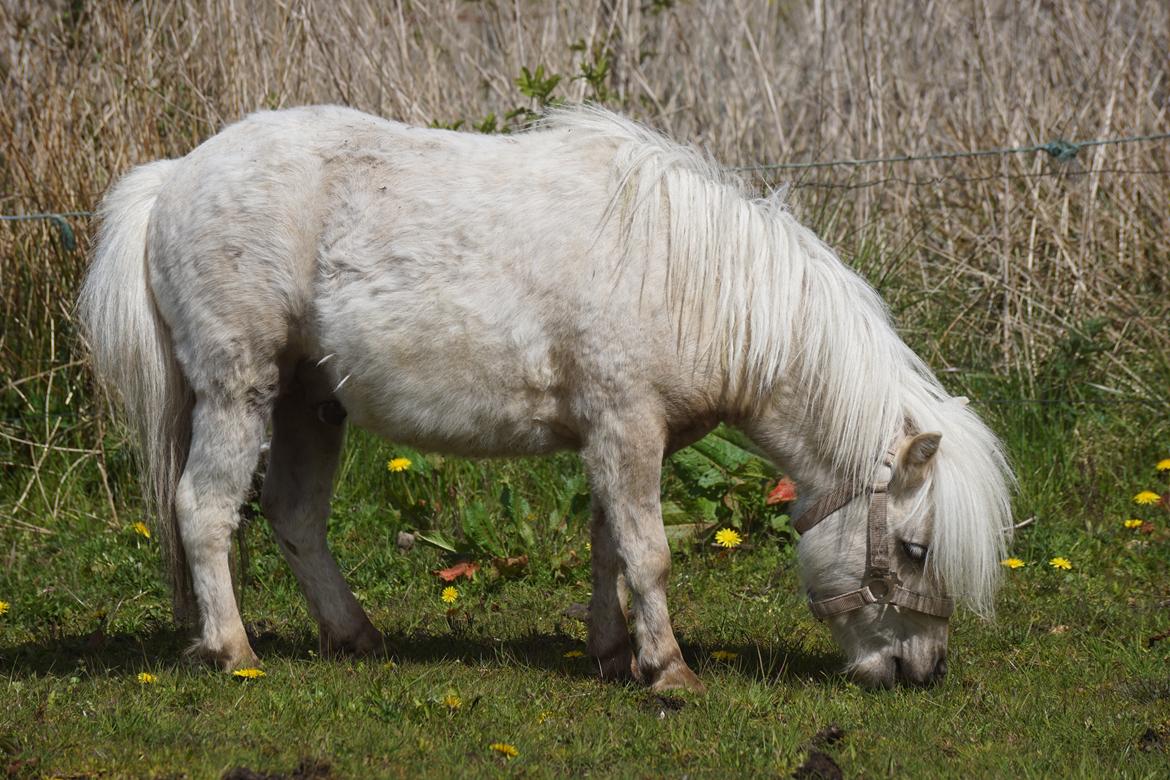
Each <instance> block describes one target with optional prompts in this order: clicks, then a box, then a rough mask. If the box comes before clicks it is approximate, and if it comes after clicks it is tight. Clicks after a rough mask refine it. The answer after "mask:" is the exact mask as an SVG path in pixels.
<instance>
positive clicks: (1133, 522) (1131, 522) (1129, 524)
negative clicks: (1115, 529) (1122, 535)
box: [1125, 517, 1142, 528]
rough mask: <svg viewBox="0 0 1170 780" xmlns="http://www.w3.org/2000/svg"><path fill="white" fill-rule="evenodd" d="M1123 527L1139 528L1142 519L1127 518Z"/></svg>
mask: <svg viewBox="0 0 1170 780" xmlns="http://www.w3.org/2000/svg"><path fill="white" fill-rule="evenodd" d="M1125 527H1126V528H1141V527H1142V521H1141V520H1138V519H1137V518H1136V517H1134V518H1130V519H1129V520H1126V521H1125Z"/></svg>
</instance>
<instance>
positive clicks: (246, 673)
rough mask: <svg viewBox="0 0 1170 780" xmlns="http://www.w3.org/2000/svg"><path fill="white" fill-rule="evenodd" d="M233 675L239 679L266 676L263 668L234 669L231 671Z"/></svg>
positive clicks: (253, 678)
mask: <svg viewBox="0 0 1170 780" xmlns="http://www.w3.org/2000/svg"><path fill="white" fill-rule="evenodd" d="M232 676H233V677H239V678H240V679H241V680H255V679H257V678H260V677H266V676H267V675H265V674H264V670H263V669H236V670H235V671H234V672H232Z"/></svg>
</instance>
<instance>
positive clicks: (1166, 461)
mask: <svg viewBox="0 0 1170 780" xmlns="http://www.w3.org/2000/svg"><path fill="white" fill-rule="evenodd" d="M1154 468H1156V469H1157V470H1158V471H1170V458H1162V460H1160V461H1158V465H1157V466H1154Z"/></svg>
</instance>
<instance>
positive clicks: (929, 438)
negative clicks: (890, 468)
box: [894, 431, 942, 490]
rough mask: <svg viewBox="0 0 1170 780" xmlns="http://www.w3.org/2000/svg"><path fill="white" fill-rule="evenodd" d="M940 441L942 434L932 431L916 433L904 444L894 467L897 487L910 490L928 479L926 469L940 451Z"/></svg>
mask: <svg viewBox="0 0 1170 780" xmlns="http://www.w3.org/2000/svg"><path fill="white" fill-rule="evenodd" d="M940 441H942V434H941V433H935V432H933V431H932V432H930V433H919V434H916V435H915V436H913V437H911V438H910V440H909V441H908V442H906V443H905V444H904V445H902V448H901V450H900V451H899V453H898V460H897V464H896V465H895V467H894V482H895V483H896V485H897V487H899V488H902V489H905V490H910V489H913V488H916V487H918V486H919V485H921V484H922V482H923V481H924V480H925V479H926V469H927V467H928V466H929V465H930V461H931V459H932V458H934V456H935V454H936V453H938V445H939V442H940Z"/></svg>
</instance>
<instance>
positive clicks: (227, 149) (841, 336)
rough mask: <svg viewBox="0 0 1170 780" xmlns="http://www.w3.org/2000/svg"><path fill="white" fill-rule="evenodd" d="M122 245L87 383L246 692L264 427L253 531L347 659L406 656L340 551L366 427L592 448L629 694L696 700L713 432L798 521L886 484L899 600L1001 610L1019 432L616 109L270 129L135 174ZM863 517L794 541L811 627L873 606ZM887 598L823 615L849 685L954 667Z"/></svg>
mask: <svg viewBox="0 0 1170 780" xmlns="http://www.w3.org/2000/svg"><path fill="white" fill-rule="evenodd" d="M101 219H102V229H101V233H100V236H99V238H98V241H97V244H96V248H95V250H94V253H93V263H92V267H91V269H90V271H89V276H88V278H87V280H86V283H85V288H84V290H83V292H82V295H81V301H80V311H81V314H82V319H83V322H84V324H85V326H86V333H87V334H88V341H89V344H90V346H91V348H92V352H93V361H94V365H95V368H96V370H97V373H98V375H99V376H100V377H101V378H102V379H103V381H104V383H105V384H106V385H107V386H108V387H110V388H112V389H113V390H114V391H115V392H116V394H117V395H118V396H120V398H121V400H122V402H123V404H124V409H125V412H126V415H127V418H128V420H129V421H130V423H131V424H132V425H134V426H136V428H137V431H138V434H139V438H140V441H141V448H142V453H143V463H144V479H145V487H146V490H145V492H146V493H147V495H148V496H149V498H150V499H151V500H152V503H153V506H154V509H155V514H156V515H157V517H156V528H157V529H158V536H159V537H160V538H161V541H162V545H163V548H164V552H165V555H166V557H167V559H168V563H169V568H170V571H171V573H172V583H171V584H172V586H173V592H174V594H175V606H176V611H177V614H179V615H180V616H187V617H191V616H193V612H192V611H191V609H192V604H193V603H194V604H196V605H197V607H198V614H199V616H200V617H201V626H202V634H201V638H200V640H199V643H198V645H197V648H198V650H199V651H201V652H202V653H204V654H205V655H207V656H208V657H210V658H213V659H215V660H216V661H217V662H218V663H219V664H220V665H222V666H223V667H224V668H227V669H231V668H235V667H239V666H242V665H251V664H253V663H255V662H256V657H255V655H254V654H253V652H252V649H251V647H250V646H249V643H248V638H247V636H246V635H245V632H244V626H243V624H242V622H241V620H240V614H239V611H238V608H237V605H236V601H235V598H234V596H233V590H232V586H231V579H230V574H229V564H228V552H229V541H230V535H231V532H232V530H233V529H234V528H236V525H237V523H238V522H239V518H238V515H237V507H238V506H239V505H240V503H241V501H242V499H243V498H244V495H245V491H246V489H247V487H248V484H249V481H250V479H251V476H252V473H253V470H254V469H255V467H256V464H257V459H258V455H259V452H260V447H261V443H262V442H263V441H264V440H265V439H266V437H267V430H268V428H269V426H271V435H272V445H271V453H270V460H269V464H268V470H267V479H266V483H265V485H264V491H263V497H262V507H263V510H264V514H265V516H266V517H267V518H268V520H269V521H270V522H271V523H272V526H273V528H274V530H275V533H276V537H277V539H278V540H279V543H280V546H281V549H282V551H283V553H284V555H285V558H286V559H287V561H288V563H289V565H290V566H291V567H292V570H293V572H294V573H295V575H296V577H297V579H298V580H299V582H300V585H301V587H302V589H303V591H304V594H305V597H306V598H307V600H308V604H309V610H310V611H311V613H312V615H313V617H314V618H315V619H316V620H317V622H318V623H319V624H320V636H321V646H322V649H323V650H324V651H327V652H331V651H340V650H345V651H353V652H367V651H371V650H374V649H377V648H380V647H381V644H382V638H381V635H380V634H379V632H378V631H377V630H376V629H375V628H374V626H373V625H371V623H370V621H369V619H368V618H367V617H366V615H365V613H364V612H363V610H362V608H361V607H360V606H359V605H358V602H357V601H356V600H355V599H354V596H353V594H352V593H351V591H350V589H349V587H348V586H347V584H346V582H345V580H344V579H343V577H342V575H341V572H340V571H339V569H338V566H337V563H336V562H335V560H334V558H333V556H332V554H331V553H330V551H329V549H328V547H327V546H326V541H325V527H326V519H327V516H328V514H329V500H330V495H331V492H332V482H333V477H334V473H335V471H336V467H337V462H338V453H339V451H340V448H341V443H342V435H343V425H342V420H343V419H344V418H345V417H346V415H347V414H348V419H349V421H350V422H352V423H354V424H356V425H359V426H362V427H365V428H368V429H370V430H373V431H376V432H377V433H379V434H381V435H382V436H385V437H386V438H388V439H390V440H392V441H395V442H401V443H403V444H409V445H411V446H415V447H419V448H423V449H428V450H436V451H440V452H448V453H456V454H459V455H468V456H499V455H521V454H525V455H530V454H538V453H548V452H553V451H556V450H564V449H572V450H576V451H578V452H579V453H580V454H581V457H582V459H583V461H584V464H585V468H586V469H587V472H588V476H589V480H590V485H591V487H592V491H593V518H592V548H593V561H592V564H593V600H592V605H591V622H590V627H589V650H590V653H591V654H592V655H593V656H594V657H595V658H596V659H597V661H598V664H599V668H600V671H601V673H602V674H603V675H605V676H606V677H616V676H622V675H628V674H630V673H631V672H632V673H633V674H635V675H637V676H639V677H640V678H641V679H643V680H645V681H646V682H647V683H648V684H650V685H652V686H653V687H654V688H655V689H658V690H662V689H670V688H693V689H698V688H701V687H702V686H701V684H700V683H699V681H698V679H697V678H696V676H695V675H694V674H693V672H692V671H691V670H690V669H689V668H688V667H687V665H686V663H685V662H684V660H683V658H682V655H681V654H680V653H679V647H678V644H677V642H676V641H675V637H674V633H673V631H672V629H671V625H670V617H669V614H668V612H667V605H666V582H667V575H668V572H669V569H670V560H669V553H668V549H667V543H666V536H665V534H664V532H663V527H662V520H661V515H660V508H659V491H660V485H659V479H660V474H661V467H662V460H663V457H664V455H665V454H668V453H669V452H671V451H673V450H674V449H675V448H677V447H680V446H684V445H685V444H687V443H690V442H691V441H694V440H695V439H696V438H698V437H700V436H702V435H703V434H705V433H706V432H707V431H708V430H710V429H711V428H712V427H713V426H714V425H715V424H716V423H717V422H719V421H725V422H727V423H729V424H732V425H735V426H738V427H739V428H741V429H742V430H744V431H745V432H746V433H747V434H748V435H749V436H751V438H752V439H754V440H755V441H756V442H757V443H758V444H759V445H760V446H761V447H762V448H763V449H764V450H765V451H767V452H768V453H769V454H770V456H771V457H773V458H774V460H775V461H776V463H777V464H779V465H780V466H781V467H782V468H783V469H784V470H785V471H786V472H787V473H789V474H792V475H793V476H794V477H795V478H796V479H797V480H798V481H799V483H800V485H801V488H802V497H803V498H802V500H803V501H804V503H805V505H808V504H810V503H813V502H816V501H817V500H818V498H821V497H822V496H825V495H827V494H829V493H831V492H832V491H834V490H836V491H840V490H841V488H842V486H843V485H844V486H869V485H873V484H880V483H886V482H888V483H889V493H888V505H887V503H886V501H885V499H884V498H883V501H882V504H881V507H882V508H883V512H882V514H883V515H884V514H885V512H886V511H888V516H889V521H888V524H887V525H886V526H884V527H888V531H889V533H888V536H889V550H888V552H889V556H888V557H889V559H890V560H889V569H890V570H891V571H890V572H889V573H890V577H891V578H894V579H896V580H897V581H898V582H900V583H901V584H902V585H904V586H905V587H906V588H907V589H909V590H912V591H916V592H918V593H925V594H934V595H936V596H941V595H942V593H943V592H942V588H943V585H944V583H945V586H946V588H947V589H949V591H950V592H951V593H953V594H955V595H956V596H957V597H958V598H960V599H961V600H964V601H966V602H967V603H968V604H969V605H970V606H972V607H973V608H974V609H976V610H977V611H980V612H987V611H989V610H990V607H991V604H992V599H993V595H994V586H995V582H996V576H997V571H998V569H999V565H998V561H999V560H1000V557H1001V556H1002V553H1003V550H1004V546H1005V543H1006V541H1007V539H1008V534H1009V533H1010V529H1011V521H1010V512H1009V505H1008V488H1009V484H1010V481H1011V476H1010V472H1009V470H1008V468H1007V465H1006V463H1005V460H1004V457H1003V455H1002V454H1001V450H1000V447H999V445H998V443H997V441H996V439H995V437H994V436H993V435H992V434H991V433H990V432H989V431H988V429H987V428H986V427H985V426H984V425H983V424H982V423H981V422H980V421H979V419H978V418H977V417H976V416H975V415H974V414H973V413H972V412H971V411H970V410H969V409H968V408H966V407H965V406H964V405H963V404H962V403H957V402H956V401H955V400H954V399H950V398H948V396H947V394H946V393H945V392H944V390H943V388H942V387H941V386H940V385H939V383H938V381H937V380H936V379H935V378H934V377H933V376H932V374H931V373H930V371H929V370H928V369H927V368H926V366H925V365H924V364H923V363H922V362H921V361H920V360H919V359H918V358H917V357H916V356H915V355H914V354H913V353H912V352H911V351H910V350H909V349H908V348H907V347H906V346H905V344H904V343H903V342H902V341H901V340H900V339H899V337H898V336H897V334H896V333H895V331H894V330H893V328H892V327H891V324H890V319H889V315H888V313H887V311H886V308H885V307H884V305H883V304H882V302H881V301H880V300H879V298H878V296H877V295H876V294H875V293H874V291H873V290H872V289H871V288H870V287H869V286H868V285H867V284H866V283H865V282H864V281H862V279H861V278H860V277H859V276H858V275H857V274H856V273H854V272H853V271H851V270H850V269H849V268H847V267H846V266H845V265H843V264H842V263H841V262H840V261H839V260H838V259H837V257H836V256H835V255H834V254H833V252H832V251H831V250H830V249H829V248H828V247H826V246H825V245H824V244H823V243H822V242H821V241H820V240H818V239H817V237H816V236H814V235H813V234H812V233H811V232H810V231H809V230H807V229H806V228H804V227H802V226H801V225H800V224H798V223H797V221H796V220H795V219H794V218H793V216H792V215H791V214H790V213H789V212H788V211H787V210H786V209H785V208H784V206H783V204H781V203H779V202H777V201H776V200H752V199H749V198H748V197H746V196H745V194H744V191H743V188H742V187H741V186H740V185H739V184H738V183H736V182H735V181H733V180H732V179H731V178H729V177H728V175H726V174H725V173H724V172H722V171H720V170H719V169H718V168H717V167H715V166H714V165H713V164H711V163H710V162H709V161H707V160H706V159H705V158H703V157H702V156H700V155H699V154H697V153H695V152H694V151H692V150H689V149H686V148H684V147H681V146H678V145H676V144H674V143H672V142H670V141H668V140H666V139H665V138H663V137H661V136H659V135H657V134H655V133H652V132H650V131H649V130H646V129H645V128H643V127H640V126H638V125H636V124H633V123H631V122H629V121H627V120H625V119H623V118H621V117H619V116H616V115H614V114H611V113H608V112H605V111H602V110H600V109H594V108H576V109H570V110H563V111H558V112H555V113H553V114H552V115H551V116H549V117H547V118H546V120H545V121H544V122H543V123H542V124H541V126H540V127H538V128H536V129H535V130H533V131H531V132H527V133H524V134H522V135H508V136H487V135H476V134H469V133H454V132H448V131H445V130H431V129H421V128H416V127H407V126H405V125H401V124H397V123H394V122H389V121H386V120H383V119H380V118H376V117H372V116H368V115H365V114H362V113H359V112H357V111H353V110H349V109H345V108H336V107H316V108H299V109H292V110H287V111H277V112H269V113H259V114H255V115H253V116H250V117H248V118H247V119H245V120H243V121H242V122H239V123H238V124H235V125H232V126H231V127H228V128H227V129H226V130H224V131H223V132H221V133H220V134H219V135H217V136H215V137H213V138H211V139H210V140H208V141H207V142H206V143H204V144H203V145H202V146H200V147H198V148H197V149H195V150H194V151H193V152H191V153H190V154H188V155H187V156H186V157H184V158H182V159H179V160H163V161H159V162H155V163H151V164H149V165H144V166H141V167H139V168H136V169H135V170H133V171H132V172H130V173H129V174H128V175H127V176H125V178H123V179H122V180H121V181H120V182H118V183H117V184H116V185H115V186H114V187H113V188H112V189H111V190H110V192H109V193H108V194H107V195H106V197H105V199H104V201H103V204H102V208H101ZM920 431H925V432H927V433H918V432H920ZM887 451H892V453H893V456H892V457H886V458H883V453H885V452H887ZM857 492H859V491H854V492H853V493H847V495H854V494H855V493H857ZM884 495H885V494H884V493H883V496H884ZM822 503H824V502H822ZM867 504H869V502H868V501H866V500H862V497H859V498H858V500H853V501H848V502H846V503H845V504H844V505H843V506H841V507H839V508H838V507H835V506H834V507H829V508H828V510H829V511H828V514H827V515H826V516H827V517H828V518H829V519H828V520H827V521H826V522H823V523H820V524H819V525H817V527H815V528H813V529H812V530H810V531H809V533H808V535H807V536H806V537H805V538H804V540H803V541H802V543H801V544H800V547H799V557H800V561H801V566H802V571H803V582H804V586H805V587H806V589H807V591H808V593H809V596H810V599H811V600H813V601H814V602H817V601H818V600H819V601H821V602H823V601H824V600H826V599H829V598H830V597H833V596H837V595H839V594H844V593H848V592H851V591H854V590H857V591H858V592H860V593H862V595H865V592H866V591H865V588H866V582H865V578H866V577H867V576H868V575H869V572H868V571H867V569H868V568H869V561H870V559H869V558H868V557H867V555H868V553H867V541H866V538H867V530H866V529H867V521H866V518H867V516H868V514H867V509H866V507H867ZM800 509H801V508H800V507H799V506H798V507H797V510H798V511H800ZM871 524H872V522H871ZM882 544H885V542H883V543H882ZM869 546H870V547H872V546H873V542H872V541H871V542H869ZM894 579H891V581H894ZM622 580H624V587H623V585H622V583H621V581H622ZM627 589H628V596H629V602H630V603H629V605H628V607H629V614H630V615H632V618H633V622H634V629H635V631H634V636H635V638H636V642H635V643H634V644H635V645H636V647H634V648H632V646H631V640H630V632H629V629H628V627H627V605H626V603H625V602H626V597H627V593H626V592H625V590H627ZM872 600H873V599H872V598H871V599H870V600H869V601H864V602H863V603H862V602H859V605H858V608H855V609H850V611H847V612H841V613H838V614H834V615H832V616H831V617H829V618H828V619H829V622H830V625H831V628H832V631H833V633H834V636H835V637H836V638H837V640H838V642H839V643H840V644H841V645H842V646H843V648H844V649H845V651H846V653H847V654H848V656H849V661H850V666H851V668H852V669H853V671H854V672H855V673H856V674H857V676H858V677H859V678H860V679H861V680H862V681H863V682H866V683H869V684H873V685H890V684H893V683H895V682H897V681H900V680H902V681H909V682H914V683H924V682H929V681H932V680H935V679H937V678H939V677H940V676H941V675H942V674H943V673H945V669H946V667H945V653H946V643H947V620H946V618H945V617H943V615H945V614H949V610H947V611H946V612H939V613H936V614H928V613H923V612H918V611H915V610H914V609H911V608H907V607H905V606H899V605H898V604H896V603H890V602H884V601H882V600H881V599H877V600H878V601H879V602H880V603H870V601H872ZM862 604H863V605H862Z"/></svg>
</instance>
